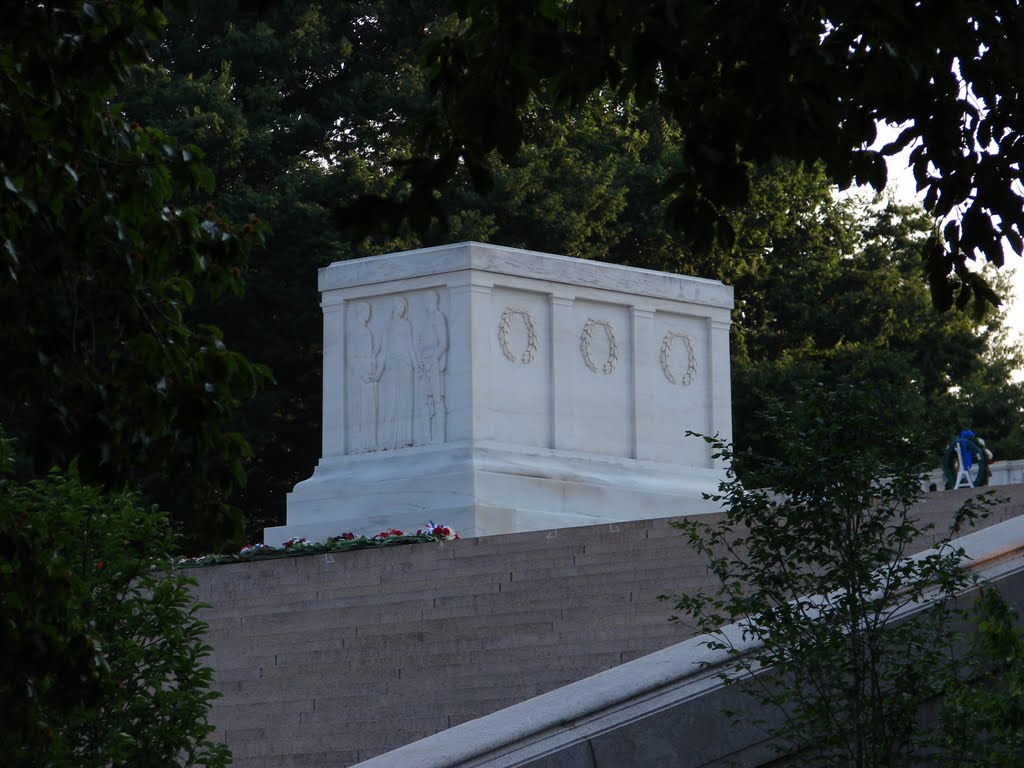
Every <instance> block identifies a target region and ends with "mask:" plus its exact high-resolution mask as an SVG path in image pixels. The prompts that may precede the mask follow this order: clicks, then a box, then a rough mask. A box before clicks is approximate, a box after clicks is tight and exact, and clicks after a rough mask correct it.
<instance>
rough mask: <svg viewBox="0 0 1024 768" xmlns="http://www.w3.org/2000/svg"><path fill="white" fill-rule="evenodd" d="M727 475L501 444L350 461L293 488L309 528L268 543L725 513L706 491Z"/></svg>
mask: <svg viewBox="0 0 1024 768" xmlns="http://www.w3.org/2000/svg"><path fill="white" fill-rule="evenodd" d="M694 439H696V438H694ZM723 477H724V473H723V471H722V470H720V469H697V468H694V467H686V468H682V467H676V466H673V465H668V464H663V463H658V462H652V461H639V460H634V459H617V458H613V457H608V456H595V455H592V454H584V453H577V452H571V451H558V450H550V449H548V450H545V449H524V448H523V447H521V446H514V445H500V444H492V445H480V444H477V445H470V444H468V443H467V444H463V445H453V444H445V445H441V446H423V447H414V448H406V449H403V450H400V451H387V452H380V453H372V454H362V455H358V456H347V457H342V458H337V459H334V460H330V459H328V460H324V461H321V462H320V463H319V465H318V466H317V468H316V470H315V472H314V473H313V476H312V477H311V478H309V479H308V480H305V481H303V482H301V483H299V484H298V485H297V486H296V487H295V490H294V491H292V493H290V494H289V495H288V513H289V518H290V519H295V520H301V522H296V523H293V524H289V525H283V526H279V527H276V528H267V529H265V531H264V540H265V542H266V543H267V544H269V545H271V546H280V545H281V544H282V543H283V542H285V541H287V540H288V539H290V538H292V537H296V536H300V537H304V538H307V539H309V540H310V541H323V540H324V539H327V538H328V537H330V536H338V535H340V534H342V533H348V532H351V533H354V534H355V535H357V536H359V535H363V534H365V535H367V536H373V535H375V534H377V533H380V532H381V531H382V530H389V529H391V528H398V529H400V530H402V531H404V532H406V533H411V532H415V531H416V530H417V529H418V528H422V527H424V525H425V524H426V523H427V521H428V520H434V521H435V522H437V523H443V524H445V525H447V526H449V527H450V528H452V529H453V530H454V531H456V532H457V533H459V534H460V535H461V536H465V537H471V536H492V535H496V534H501V533H517V532H521V531H536V530H547V529H557V528H572V527H576V526H584V525H595V524H601V523H616V522H624V521H627V520H641V519H653V518H661V517H672V516H676V515H693V514H701V513H708V512H717V511H719V509H720V507H719V504H718V503H716V502H713V501H709V500H705V499H704V498H703V494H705V493H708V494H711V493H714V492H716V491H717V490H718V485H719V483H720V482H721V480H722V479H723Z"/></svg>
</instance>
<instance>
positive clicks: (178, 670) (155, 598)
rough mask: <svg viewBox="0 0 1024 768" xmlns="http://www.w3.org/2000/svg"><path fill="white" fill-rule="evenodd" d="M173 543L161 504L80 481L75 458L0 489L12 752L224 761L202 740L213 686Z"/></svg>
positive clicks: (38, 758) (36, 757)
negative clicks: (60, 468) (67, 465)
mask: <svg viewBox="0 0 1024 768" xmlns="http://www.w3.org/2000/svg"><path fill="white" fill-rule="evenodd" d="M0 440H2V438H0ZM3 445H4V451H5V452H6V455H8V456H9V453H10V448H9V442H7V441H3ZM174 544H175V535H174V534H173V533H172V531H171V527H170V524H169V522H168V518H167V516H166V515H165V514H164V513H163V512H161V511H159V510H158V509H156V508H155V507H154V508H149V509H145V508H141V507H140V506H138V503H137V498H136V497H135V496H133V495H131V494H111V495H108V494H105V493H103V492H102V491H100V490H98V489H97V488H95V487H91V486H88V485H84V484H83V483H81V482H80V481H79V479H78V477H77V473H76V471H75V468H74V467H72V468H71V469H70V470H69V471H68V472H67V473H60V472H57V471H54V472H52V473H51V474H50V475H49V476H48V477H46V478H44V479H40V480H35V481H33V482H30V483H27V484H17V483H13V482H7V483H4V484H3V485H2V486H0V546H2V552H3V561H2V563H0V590H2V591H0V610H2V619H3V622H2V627H0V631H2V641H3V643H4V646H3V651H4V653H3V656H4V662H3V663H4V665H5V672H6V673H7V674H5V676H4V680H3V683H2V684H0V686H2V687H0V695H2V703H4V704H5V705H8V706H7V707H5V711H7V712H11V713H13V714H14V716H12V717H10V718H5V721H4V724H3V725H2V726H0V732H2V733H3V742H2V744H3V747H4V748H5V752H6V755H7V756H8V760H10V761H12V762H13V763H14V764H16V765H55V766H72V765H73V766H76V767H79V766H80V767H82V768H89V767H91V766H96V767H97V768H99V767H100V766H103V767H104V768H108V767H111V766H125V768H128V767H129V766H130V767H131V768H145V767H146V766H153V767H154V768H156V767H157V766H160V768H164V767H165V766H192V765H206V766H224V765H227V764H229V762H230V753H229V752H228V749H227V747H226V746H224V745H222V744H216V743H214V742H212V741H211V740H210V739H209V736H210V734H211V732H212V731H213V726H211V725H209V724H208V722H207V715H208V712H209V707H210V702H211V701H212V700H213V699H214V698H216V696H217V695H218V694H216V693H214V692H212V691H210V684H211V682H212V675H213V673H212V670H211V669H210V668H209V667H207V666H206V665H205V664H204V663H203V658H204V657H205V656H206V655H207V653H208V652H209V650H210V649H209V647H208V646H207V645H205V644H204V642H203V633H204V631H205V629H206V625H205V624H204V623H203V621H201V620H200V618H199V617H198V615H197V612H198V610H199V609H200V608H201V607H202V606H201V605H200V604H198V603H196V602H195V600H194V598H193V595H192V592H191V590H190V587H191V586H193V585H194V580H192V579H190V578H188V577H187V576H184V575H183V574H182V573H180V572H178V571H176V570H175V569H174V567H173V560H172V558H171V555H170V553H171V552H172V551H173V547H174ZM9 764H10V763H9Z"/></svg>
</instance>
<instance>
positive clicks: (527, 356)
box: [498, 307, 537, 365]
mask: <svg viewBox="0 0 1024 768" xmlns="http://www.w3.org/2000/svg"><path fill="white" fill-rule="evenodd" d="M516 317H518V318H519V319H520V321H521V322H522V324H523V326H524V328H525V330H526V347H525V348H524V349H523V351H522V352H520V353H517V352H516V351H513V349H512V344H511V339H510V331H511V330H512V320H513V318H516ZM498 346H499V347H501V354H503V355H504V356H505V359H506V360H508V361H509V362H510V363H522V364H523V365H529V364H530V363H532V362H533V360H534V358H535V357H536V356H537V324H536V323H535V322H534V320H533V315H531V314H530V310H528V309H524V308H522V307H506V308H505V311H504V312H502V313H501V321H500V322H499V323H498Z"/></svg>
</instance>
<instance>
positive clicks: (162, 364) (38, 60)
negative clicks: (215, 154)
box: [0, 0, 267, 547]
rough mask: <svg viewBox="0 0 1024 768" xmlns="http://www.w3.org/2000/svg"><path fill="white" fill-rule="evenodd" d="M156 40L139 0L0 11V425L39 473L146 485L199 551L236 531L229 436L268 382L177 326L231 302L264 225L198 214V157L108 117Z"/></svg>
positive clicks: (235, 458)
mask: <svg viewBox="0 0 1024 768" xmlns="http://www.w3.org/2000/svg"><path fill="white" fill-rule="evenodd" d="M162 25H163V15H162V13H161V11H160V9H159V7H158V5H157V4H153V3H150V2H144V1H143V0H121V1H120V2H102V3H100V2H97V3H93V4H88V3H85V4H82V3H69V2H57V3H13V4H8V5H7V6H5V14H4V23H3V25H2V27H0V260H2V262H0V266H2V274H0V324H2V325H3V327H4V329H5V346H4V365H3V368H2V370H0V418H3V420H4V421H5V423H6V424H7V425H8V427H9V429H10V431H11V432H12V434H14V435H16V436H18V437H19V438H21V440H22V446H23V448H24V449H25V451H26V452H27V453H28V454H29V455H30V456H31V459H32V464H33V468H34V470H35V471H36V472H37V473H43V472H46V471H48V470H49V468H50V467H51V466H53V465H54V464H61V465H65V464H67V463H68V462H69V461H70V460H71V459H72V458H74V457H77V460H78V465H79V467H80V471H81V472H82V475H83V477H85V478H87V479H89V480H91V481H97V482H100V483H103V484H105V485H107V486H108V487H118V486H121V485H123V484H129V485H140V484H141V485H145V486H146V487H147V488H148V489H149V490H150V491H151V492H161V495H162V497H163V498H164V499H165V500H166V501H167V502H168V503H169V504H171V503H173V509H174V511H175V513H176V515H177V518H178V520H179V521H180V523H181V524H182V525H183V526H184V528H185V529H186V530H187V531H188V533H189V534H190V535H191V536H193V537H194V540H202V541H203V542H204V543H203V546H204V547H209V546H211V545H213V544H215V543H216V542H218V541H223V540H224V539H225V538H230V537H231V536H233V535H237V534H238V530H237V529H238V525H239V518H238V512H237V510H233V509H231V508H230V507H227V506H226V505H225V495H226V493H228V492H229V491H230V490H231V488H232V487H234V486H235V485H237V484H240V483H243V482H244V473H243V469H242V462H243V460H244V459H245V458H246V457H247V456H248V454H249V450H248V447H247V445H246V442H245V440H244V439H243V438H242V437H241V435H240V434H238V433H237V432H234V431H231V430H230V429H228V428H227V427H228V424H229V419H230V415H231V412H232V410H233V409H234V408H235V407H236V406H237V405H238V404H239V402H240V401H241V400H242V399H244V398H246V397H249V396H251V395H252V394H253V393H254V392H255V391H256V389H257V388H258V386H259V385H260V384H261V382H263V381H264V380H265V379H266V377H267V371H266V370H265V369H263V368H261V367H259V366H254V365H252V364H251V363H249V361H248V360H246V358H244V357H242V356H241V355H239V354H237V353H235V352H232V351H230V350H228V349H227V348H226V347H225V345H224V343H223V340H222V334H221V333H220V331H219V330H218V329H217V328H216V327H214V326H212V325H204V324H196V323H192V322H189V321H188V320H187V319H186V317H185V312H186V310H187V308H188V307H189V306H190V305H191V304H192V303H193V302H194V301H195V300H196V298H197V297H207V298H209V299H218V298H220V297H223V296H225V295H230V294H233V293H237V292H239V291H240V290H241V289H242V286H243V278H242V272H241V270H242V268H243V267H244V266H245V261H246V254H247V252H248V250H249V248H250V247H251V245H252V243H253V242H254V241H255V240H256V239H257V236H258V233H259V230H260V229H261V226H260V225H259V224H258V223H250V224H245V225H244V226H242V227H236V226H234V225H232V224H231V223H230V222H229V221H228V220H226V219H224V218H223V217H221V216H219V215H218V214H217V213H216V212H215V211H214V209H213V208H212V207H211V206H209V205H207V204H206V202H205V200H206V198H207V197H208V196H209V195H210V193H211V191H212V185H213V179H212V175H211V173H210V171H209V170H208V169H207V168H206V166H204V165H203V164H202V162H201V157H202V152H201V150H200V149H199V148H198V147H197V146H195V145H194V144H184V145H179V144H178V143H176V142H174V141H173V140H172V139H170V138H169V137H168V136H166V135H164V134H163V133H161V132H160V131H158V130H156V129H154V128H150V127H146V126H144V125H141V124H139V123H136V122H131V121H129V120H127V119H126V118H125V117H124V116H123V115H122V114H121V112H120V108H119V106H118V105H117V104H114V103H111V99H112V97H113V95H114V91H115V88H116V87H117V86H118V85H120V84H121V83H122V82H123V81H124V79H125V78H126V77H127V73H128V72H129V68H130V67H132V66H133V65H137V64H140V63H142V62H144V61H146V57H147V54H146V50H145V44H146V42H147V41H148V40H151V39H154V38H156V37H158V36H159V34H160V31H161V29H162ZM169 478H173V480H170V481H168V479H169ZM161 486H162V487H161Z"/></svg>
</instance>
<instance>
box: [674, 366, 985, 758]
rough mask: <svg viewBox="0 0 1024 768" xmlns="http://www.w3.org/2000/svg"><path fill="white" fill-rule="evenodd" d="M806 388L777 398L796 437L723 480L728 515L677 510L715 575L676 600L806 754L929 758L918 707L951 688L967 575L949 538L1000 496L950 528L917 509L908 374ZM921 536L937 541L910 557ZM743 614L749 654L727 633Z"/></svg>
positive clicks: (774, 727)
mask: <svg viewBox="0 0 1024 768" xmlns="http://www.w3.org/2000/svg"><path fill="white" fill-rule="evenodd" d="M803 395H804V396H803V398H802V405H801V406H800V407H799V408H797V409H785V408H779V409H776V410H774V411H773V417H774V418H776V419H779V420H780V421H781V422H783V423H784V425H785V437H786V439H784V440H780V441H779V442H778V443H777V444H776V445H775V450H774V452H773V453H772V454H771V455H770V456H767V457H765V461H764V462H762V463H761V464H760V465H759V468H758V471H756V472H750V473H749V474H748V477H747V478H746V480H745V482H744V483H740V482H739V481H738V480H737V479H736V477H735V475H734V474H732V475H730V478H729V479H728V481H727V482H725V483H724V484H723V486H722V489H721V492H720V495H719V496H718V497H716V498H718V499H719V500H720V501H722V502H723V507H724V516H723V517H722V519H721V520H720V522H717V523H712V524H707V523H703V522H701V520H700V518H699V517H698V518H691V519H690V520H686V521H683V522H681V523H679V524H678V527H679V528H681V529H682V530H683V531H684V535H686V536H687V538H688V539H689V541H690V543H691V544H692V546H694V547H695V548H696V550H697V551H698V552H701V553H703V554H704V555H706V556H707V559H708V563H709V567H710V570H711V572H712V574H713V575H714V577H715V579H716V582H717V586H716V587H715V588H714V589H712V590H708V591H701V592H699V593H696V594H690V595H683V596H679V597H677V598H676V600H677V602H676V608H677V609H678V610H679V611H681V612H682V613H683V614H684V615H685V616H686V617H689V619H691V620H692V621H693V622H694V624H695V625H696V627H697V628H698V629H699V630H700V631H702V632H707V633H710V634H711V638H712V639H711V640H710V641H709V645H710V646H711V647H714V648H719V649H722V650H725V651H727V652H729V653H730V654H731V655H732V657H733V664H732V665H731V666H732V669H730V670H729V671H728V672H726V673H723V679H724V680H726V681H728V682H730V683H738V684H742V685H743V686H744V689H745V690H747V691H749V692H750V693H751V695H752V696H753V697H754V699H755V700H756V701H758V702H760V703H761V704H762V705H766V706H767V707H769V708H770V710H771V711H772V712H773V713H775V712H778V713H779V717H778V719H770V718H768V717H766V718H765V720H764V721H763V722H762V725H763V726H764V727H765V728H766V730H767V732H768V735H769V736H770V737H771V739H772V742H773V745H774V746H775V747H776V748H777V749H778V750H779V751H780V752H781V753H784V754H787V755H790V754H792V755H795V759H796V761H797V762H798V764H802V765H814V766H858V767H860V768H867V767H868V766H907V765H916V764H922V763H920V762H915V761H920V760H922V759H926V758H927V757H928V756H930V755H933V750H935V749H937V748H939V747H941V746H942V745H943V744H944V740H945V735H944V734H943V732H942V729H939V730H937V731H936V730H934V729H933V727H932V726H930V725H929V724H927V723H926V722H924V721H922V720H921V719H920V718H919V714H920V710H921V708H922V706H923V705H924V704H926V703H927V702H929V701H931V700H933V699H935V698H936V697H938V696H940V695H941V694H942V693H943V692H944V691H946V690H953V687H952V686H953V685H954V681H955V680H956V673H955V670H954V669H953V668H952V667H951V664H950V661H951V659H952V658H953V653H954V649H955V647H956V643H957V640H958V634H957V627H956V621H957V619H958V612H957V609H956V606H955V605H954V603H953V601H954V598H956V597H957V595H958V594H959V593H960V592H961V591H962V590H963V589H964V588H965V587H967V586H968V585H969V584H970V583H971V579H970V574H969V573H968V571H967V570H966V568H965V567H964V566H963V564H962V562H961V560H962V555H963V552H962V551H961V550H960V549H958V548H956V547H955V546H953V545H952V544H951V540H952V538H953V537H954V536H955V535H957V534H958V533H960V532H961V531H963V530H965V528H966V527H967V526H969V525H970V524H971V522H972V521H973V520H974V519H976V518H977V516H978V515H979V514H983V513H984V512H985V509H986V508H987V506H989V505H990V504H991V503H992V502H991V500H990V499H986V498H985V497H975V498H974V499H972V500H970V501H968V502H967V503H966V504H965V505H964V506H963V507H962V508H961V509H960V510H959V512H958V513H957V515H956V517H955V519H954V520H953V523H952V525H951V527H950V528H949V529H948V530H943V531H933V530H932V528H933V527H932V526H926V525H922V524H921V523H919V522H918V521H917V520H915V518H914V514H913V510H914V507H915V505H916V504H917V502H918V500H919V498H920V496H921V493H922V491H921V469H922V468H924V467H926V466H927V465H926V464H924V463H923V462H922V459H926V458H927V451H925V450H923V449H922V444H921V443H920V442H919V441H917V440H916V439H915V435H913V434H912V433H910V432H907V431H906V427H907V424H908V421H907V420H906V419H905V418H904V416H905V415H906V414H905V409H904V407H903V404H904V403H905V401H906V399H907V396H906V393H905V392H904V391H903V389H902V388H899V387H890V386H887V385H886V383H885V382H884V381H883V382H872V383H870V384H866V385H859V384H855V383H853V380H847V381H845V382H840V383H839V384H838V385H836V386H834V387H819V388H815V389H810V390H807V391H804V392H803ZM911 416H912V414H911ZM909 423H911V424H912V423H913V419H912V418H911V419H910V421H909ZM708 440H709V442H712V443H713V444H714V445H715V447H716V448H717V450H718V451H719V452H720V453H722V454H723V455H724V456H725V457H726V458H728V457H729V449H728V447H727V446H724V445H723V444H722V443H720V442H717V441H715V440H714V439H712V438H708ZM754 488H758V489H764V490H751V489H754ZM924 535H928V536H929V537H932V536H934V537H935V538H936V544H935V551H934V552H932V553H930V554H926V555H924V556H917V557H911V556H910V555H909V552H910V551H911V550H910V547H911V546H912V545H913V544H914V543H915V542H918V541H920V539H921V537H922V536H924ZM737 622H738V623H739V625H740V628H741V631H742V635H743V638H744V639H745V640H746V639H749V640H752V641H754V645H753V648H752V649H751V650H750V651H749V652H748V653H744V652H742V651H741V650H740V649H739V648H737V647H736V645H735V644H734V639H730V635H728V634H726V633H724V632H722V628H723V626H725V625H728V624H733V623H737Z"/></svg>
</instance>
